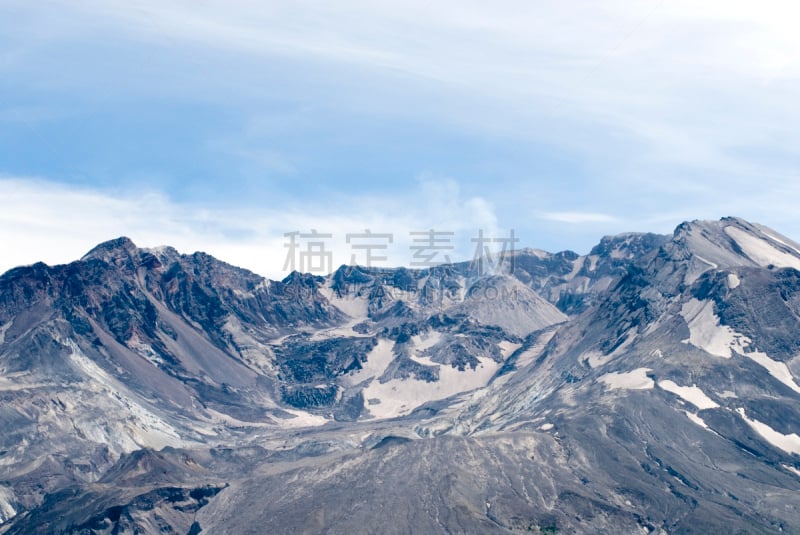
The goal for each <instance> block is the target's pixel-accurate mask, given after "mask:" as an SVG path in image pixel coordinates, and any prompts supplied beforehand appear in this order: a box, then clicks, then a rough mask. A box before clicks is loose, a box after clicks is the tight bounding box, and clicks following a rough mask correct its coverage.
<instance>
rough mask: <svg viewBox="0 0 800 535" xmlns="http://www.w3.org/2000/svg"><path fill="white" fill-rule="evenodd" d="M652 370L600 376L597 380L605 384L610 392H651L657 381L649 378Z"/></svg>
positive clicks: (640, 369) (642, 369)
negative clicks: (619, 390)
mask: <svg viewBox="0 0 800 535" xmlns="http://www.w3.org/2000/svg"><path fill="white" fill-rule="evenodd" d="M649 371H652V370H651V369H650V368H637V369H635V370H632V371H629V372H611V373H607V374H605V375H602V376H600V377H599V378H598V379H597V380H598V381H600V382H602V383H605V384H606V385H607V386H608V388H609V389H610V390H617V389H623V390H649V389H651V388H653V386H655V381H653V379H651V378H650V377H648V376H647V372H649Z"/></svg>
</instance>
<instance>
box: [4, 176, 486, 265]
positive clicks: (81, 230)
mask: <svg viewBox="0 0 800 535" xmlns="http://www.w3.org/2000/svg"><path fill="white" fill-rule="evenodd" d="M332 206H338V207H339V208H332ZM312 229H313V230H316V231H317V232H319V233H322V234H331V235H332V237H331V238H330V239H325V240H322V241H324V242H325V248H326V250H328V251H331V252H332V253H333V263H332V264H331V265H330V268H332V269H335V268H337V267H338V266H339V265H341V264H347V263H350V261H351V258H352V255H353V254H356V262H357V263H364V259H365V257H364V252H363V250H358V249H353V247H352V244H348V243H347V241H346V235H347V234H349V233H353V234H358V233H364V231H365V230H367V229H369V230H370V231H371V232H373V233H390V234H392V235H393V240H392V242H391V244H389V243H388V242H387V241H378V242H372V243H379V244H380V243H384V244H386V245H388V248H387V249H386V250H384V251H381V250H376V251H375V252H374V255H375V256H387V257H388V258H387V260H386V261H385V262H382V263H381V264H376V265H382V266H399V265H410V264H411V262H412V261H414V259H413V251H411V249H410V246H411V245H412V244H411V239H412V238H411V236H410V234H409V233H410V232H418V231H428V230H431V229H433V230H435V231H436V232H451V233H453V236H452V238H448V239H450V240H452V241H451V242H448V243H446V244H445V245H446V246H451V247H452V250H442V251H441V252H440V253H439V256H437V260H441V261H443V260H444V256H445V255H447V256H450V258H451V260H453V261H457V260H469V259H471V253H472V251H471V250H470V247H474V245H472V244H471V242H470V238H472V237H473V236H475V235H476V233H477V231H478V230H481V229H482V230H484V231H485V233H486V236H489V237H491V236H494V237H501V235H500V234H498V233H499V232H500V230H499V229H498V228H497V220H496V217H495V215H494V212H493V209H492V207H491V205H490V204H489V203H488V202H486V201H485V200H484V199H481V198H479V197H472V198H465V197H464V196H463V195H462V193H461V192H460V190H459V188H458V186H457V184H456V183H455V182H454V181H452V180H448V179H442V178H437V179H436V181H433V180H432V179H431V178H430V177H427V178H421V179H420V180H418V182H417V185H416V186H415V187H414V188H413V189H411V190H409V191H408V193H407V194H404V195H400V196H397V197H395V198H394V199H387V198H383V197H380V198H371V197H368V196H363V197H350V198H347V199H329V203H320V202H319V201H318V200H309V201H308V202H307V203H302V202H298V203H293V204H292V205H291V206H288V205H287V206H281V207H278V206H272V207H269V208H262V209H254V208H252V207H246V208H242V209H235V210H234V209H231V210H224V209H216V208H208V207H203V206H193V205H189V204H182V203H179V202H175V201H172V200H170V199H168V198H167V197H165V196H164V195H162V194H159V193H156V192H151V193H145V194H143V193H142V192H136V193H135V194H132V193H131V194H129V193H124V192H102V191H98V190H92V189H85V188H76V187H70V186H65V185H60V184H55V183H51V182H45V181H41V180H32V179H20V178H0V243H2V244H3V255H2V256H0V272H4V271H6V270H7V269H10V268H12V267H15V266H17V265H26V264H31V263H34V262H37V261H45V262H47V263H50V264H57V263H66V262H70V261H72V260H75V259H76V258H78V257H80V256H81V254H83V253H84V252H86V251H88V250H89V249H91V248H92V247H93V246H94V245H96V244H98V243H100V242H102V241H105V240H108V239H111V238H114V237H117V236H123V235H124V236H128V237H130V238H131V239H133V240H134V242H135V243H137V245H139V246H140V247H153V246H158V245H172V246H174V247H176V248H178V249H179V250H180V251H182V252H194V251H196V250H203V251H206V252H208V253H210V254H213V255H214V256H217V257H218V258H220V259H222V260H225V261H227V262H230V263H232V264H235V265H239V266H242V267H246V268H248V269H250V270H252V271H255V272H257V273H260V274H263V275H265V276H270V277H273V278H283V277H284V276H286V275H287V274H288V273H287V272H286V271H285V270H284V265H285V260H286V257H287V252H288V249H287V248H286V247H285V245H286V244H287V243H288V239H287V238H285V237H284V234H285V233H290V232H301V233H310V232H311V231H312ZM307 241H312V240H307ZM353 243H356V242H353ZM301 246H305V242H302V243H301ZM296 267H299V263H296Z"/></svg>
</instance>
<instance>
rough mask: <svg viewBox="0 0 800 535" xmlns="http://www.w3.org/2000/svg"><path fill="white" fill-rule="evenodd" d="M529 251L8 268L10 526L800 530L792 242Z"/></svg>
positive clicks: (724, 230) (730, 240)
mask: <svg viewBox="0 0 800 535" xmlns="http://www.w3.org/2000/svg"><path fill="white" fill-rule="evenodd" d="M513 254H514V256H513V259H512V260H513V269H509V270H507V271H506V272H504V273H501V274H497V275H491V276H487V275H483V274H481V273H479V272H478V271H477V270H476V269H475V267H474V266H473V265H471V264H470V263H461V264H452V265H446V266H438V267H435V268H430V269H426V270H410V269H404V268H399V269H367V268H361V267H348V266H343V267H342V268H340V269H339V270H337V271H336V272H334V273H333V274H332V275H330V276H328V277H315V276H311V275H307V274H300V273H292V274H291V275H289V276H288V277H287V278H286V279H284V280H283V281H269V280H266V279H264V278H262V277H260V276H258V275H255V274H253V273H251V272H248V271H246V270H242V269H239V268H236V267H234V266H230V265H228V264H225V263H224V262H220V261H218V260H216V259H214V258H213V257H210V256H208V255H205V254H203V253H195V254H193V255H181V254H179V253H178V252H177V251H175V250H174V249H172V248H169V247H164V248H158V249H149V250H148V249H139V248H137V247H136V246H135V245H134V244H133V243H132V242H131V241H130V240H128V239H126V238H120V239H117V240H112V241H110V242H106V243H104V244H101V245H99V246H98V247H96V248H95V249H93V250H92V251H90V252H89V253H88V254H87V255H85V256H84V257H83V258H82V259H81V260H80V261H77V262H74V263H72V264H69V265H65V266H54V267H49V266H45V265H44V264H35V265H33V266H27V267H22V268H16V269H14V270H11V271H9V272H7V273H6V274H4V275H2V276H0V395H2V398H3V403H2V405H0V424H2V426H3V428H4V429H6V432H5V433H4V434H3V436H2V438H0V473H2V477H0V521H1V522H2V523H0V533H37V532H41V533H111V532H114V533H128V532H130V533H133V532H136V530H137V529H138V530H139V532H146V533H149V532H157V531H158V530H160V531H161V532H172V533H199V532H200V530H202V531H208V532H211V533H248V532H252V533H258V532H259V529H260V527H261V526H263V525H264V523H265V522H268V523H270V527H271V528H272V530H273V531H275V532H297V531H310V532H330V533H340V532H341V533H344V532H353V530H355V531H361V532H371V531H382V532H393V531H392V530H395V531H396V532H398V533H401V532H407V531H420V530H421V531H425V532H431V533H434V532H449V531H466V532H482V533H491V532H497V533H513V532H536V531H538V532H540V533H548V532H551V533H552V532H555V530H558V531H564V532H575V531H578V532H596V531H598V530H601V531H602V530H611V529H614V530H622V531H626V532H633V531H637V530H638V531H640V532H643V533H647V532H650V533H655V532H660V533H664V532H670V533H671V532H709V531H715V530H717V531H718V530H721V529H723V528H729V527H733V532H735V531H736V529H740V531H741V532H752V531H760V532H776V533H777V532H793V531H792V530H795V531H796V530H797V529H800V528H798V526H800V516H798V515H797V513H796V512H795V510H796V509H797V507H796V506H797V505H798V502H797V498H796V496H797V491H798V490H800V437H798V433H800V409H799V408H798V407H800V405H798V401H800V386H798V384H799V383H800V358H799V357H798V355H800V352H799V350H800V328H798V327H800V325H799V324H798V322H800V292H799V291H798V290H800V245H798V244H796V243H794V242H793V241H792V240H790V239H789V238H787V237H785V236H782V235H780V234H778V233H777V232H775V231H772V230H771V229H768V228H766V227H763V226H760V225H757V224H753V223H749V222H747V221H744V220H741V219H737V218H724V219H722V220H720V221H694V222H687V223H683V224H681V225H679V226H678V227H677V228H676V230H675V232H674V233H673V235H672V236H660V235H654V234H634V233H632V234H624V235H619V236H614V237H606V238H603V239H602V240H601V242H600V243H599V244H598V245H597V246H596V247H595V248H593V249H592V251H590V253H589V254H587V255H583V256H581V255H578V254H576V253H572V252H569V251H567V252H562V253H555V254H551V253H546V252H543V251H538V250H532V249H523V250H519V251H515V252H514V253H513ZM312 497H313V499H312ZM376 507H379V508H380V511H382V519H381V522H380V525H378V524H376V521H377V519H376V518H375V514H374V511H375V510H376V509H375V508H376ZM386 526H394V527H389V528H388V531H386V529H387V528H386Z"/></svg>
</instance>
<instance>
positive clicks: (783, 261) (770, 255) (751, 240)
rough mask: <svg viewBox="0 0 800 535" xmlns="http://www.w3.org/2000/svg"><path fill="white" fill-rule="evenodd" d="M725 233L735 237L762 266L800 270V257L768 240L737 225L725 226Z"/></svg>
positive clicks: (749, 256) (749, 255)
mask: <svg viewBox="0 0 800 535" xmlns="http://www.w3.org/2000/svg"><path fill="white" fill-rule="evenodd" d="M725 234H727V235H728V236H730V237H731V238H733V240H734V241H735V242H736V243H737V244H738V245H739V247H740V248H741V249H742V251H744V254H746V255H747V256H748V258H750V259H751V260H753V261H754V262H756V263H757V264H758V265H760V266H768V265H774V266H777V267H790V268H794V269H798V270H800V258H798V257H796V256H793V255H791V254H788V253H785V252H783V251H781V250H779V249H777V248H776V247H774V246H773V245H772V244H770V243H769V242H768V241H767V240H764V239H760V238H759V237H757V236H754V235H753V234H751V233H749V232H746V231H744V230H742V229H740V228H738V227H735V226H727V227H725Z"/></svg>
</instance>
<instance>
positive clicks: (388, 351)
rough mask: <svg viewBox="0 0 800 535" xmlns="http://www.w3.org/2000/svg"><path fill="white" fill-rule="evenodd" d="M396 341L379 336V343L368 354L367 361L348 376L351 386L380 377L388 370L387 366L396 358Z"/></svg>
mask: <svg viewBox="0 0 800 535" xmlns="http://www.w3.org/2000/svg"><path fill="white" fill-rule="evenodd" d="M392 347H394V342H392V341H391V340H386V339H385V338H379V339H378V343H377V344H376V345H375V347H374V348H372V351H370V352H369V353H368V354H367V361H366V362H364V363H362V364H361V369H360V370H355V371H353V372H351V373H350V374H349V375H348V376H347V377H346V379H347V382H348V383H349V385H350V386H355V385H357V384H359V383H363V382H364V381H368V380H370V379H374V378H376V377H380V376H381V375H383V374H384V372H385V371H386V368H387V367H388V366H389V364H390V363H391V362H392V360H393V359H394V354H393V353H392Z"/></svg>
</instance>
